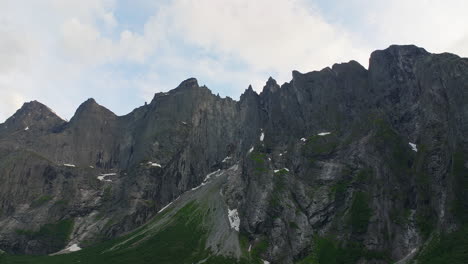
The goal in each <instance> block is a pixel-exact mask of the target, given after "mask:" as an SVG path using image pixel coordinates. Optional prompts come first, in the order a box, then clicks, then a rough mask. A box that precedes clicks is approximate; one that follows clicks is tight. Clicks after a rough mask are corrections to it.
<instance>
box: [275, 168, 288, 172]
mask: <svg viewBox="0 0 468 264" xmlns="http://www.w3.org/2000/svg"><path fill="white" fill-rule="evenodd" d="M281 170H285V171H287V172H289V169H288V168H282V169H280V170H274V172H275V173H277V172H279V171H281Z"/></svg>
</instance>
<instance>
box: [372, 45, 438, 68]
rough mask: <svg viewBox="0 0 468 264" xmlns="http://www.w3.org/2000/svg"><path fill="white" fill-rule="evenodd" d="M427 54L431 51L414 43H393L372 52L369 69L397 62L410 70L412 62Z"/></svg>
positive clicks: (400, 66)
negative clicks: (409, 66)
mask: <svg viewBox="0 0 468 264" xmlns="http://www.w3.org/2000/svg"><path fill="white" fill-rule="evenodd" d="M427 55H430V53H429V52H427V51H426V50H425V49H423V48H419V47H416V46H414V45H392V46H390V47H388V48H386V49H384V50H376V51H374V52H372V53H371V56H370V60H369V70H371V69H372V68H374V67H376V66H379V65H388V64H392V63H395V64H396V65H397V66H398V67H399V68H402V69H403V70H405V71H408V69H407V67H406V66H407V65H409V64H412V63H413V62H414V61H415V60H416V59H418V58H420V57H421V56H427ZM405 67H406V68H405Z"/></svg>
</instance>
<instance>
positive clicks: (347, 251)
mask: <svg viewBox="0 0 468 264" xmlns="http://www.w3.org/2000/svg"><path fill="white" fill-rule="evenodd" d="M361 258H365V259H367V260H372V259H376V260H384V261H388V260H389V258H388V256H387V254H386V253H383V252H377V251H370V250H367V249H365V248H364V246H362V244H359V243H349V244H348V245H340V244H339V243H338V242H337V241H335V240H334V239H332V238H325V237H316V238H315V239H314V249H313V252H312V254H310V255H309V256H307V257H306V258H304V259H302V260H300V261H298V262H296V264H354V263H357V262H358V260H359V259H361Z"/></svg>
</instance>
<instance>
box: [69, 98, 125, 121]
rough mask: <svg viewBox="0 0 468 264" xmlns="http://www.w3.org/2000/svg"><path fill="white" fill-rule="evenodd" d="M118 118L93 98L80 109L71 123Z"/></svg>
mask: <svg viewBox="0 0 468 264" xmlns="http://www.w3.org/2000/svg"><path fill="white" fill-rule="evenodd" d="M116 117H117V116H116V115H115V114H114V113H113V112H112V111H110V110H109V109H107V108H105V107H104V106H102V105H99V104H98V103H97V102H96V100H94V99H93V98H89V99H88V100H86V101H85V102H83V103H82V104H81V105H80V106H79V107H78V109H77V110H76V112H75V115H74V116H73V117H72V119H71V120H70V123H76V122H78V121H79V120H84V119H96V120H106V119H114V118H116Z"/></svg>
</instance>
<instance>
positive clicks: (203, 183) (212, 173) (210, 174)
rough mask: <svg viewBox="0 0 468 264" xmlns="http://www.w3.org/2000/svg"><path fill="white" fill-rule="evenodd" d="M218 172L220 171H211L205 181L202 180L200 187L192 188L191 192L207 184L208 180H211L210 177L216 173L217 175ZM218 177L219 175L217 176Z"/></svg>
mask: <svg viewBox="0 0 468 264" xmlns="http://www.w3.org/2000/svg"><path fill="white" fill-rule="evenodd" d="M220 170H221V169H218V170H216V171H213V172H211V173H209V174H208V175H206V177H205V179H204V180H203V182H202V183H201V184H200V185H198V186H197V187H193V188H192V191H195V190H197V189H198V188H200V187H202V186H204V185H206V184H208V182H209V180H210V179H211V177H212V176H213V175H215V174H216V173H218V172H219V171H220ZM218 176H219V175H218Z"/></svg>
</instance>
